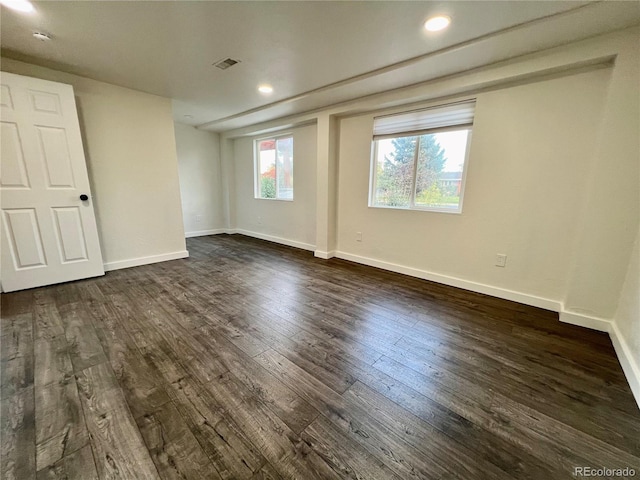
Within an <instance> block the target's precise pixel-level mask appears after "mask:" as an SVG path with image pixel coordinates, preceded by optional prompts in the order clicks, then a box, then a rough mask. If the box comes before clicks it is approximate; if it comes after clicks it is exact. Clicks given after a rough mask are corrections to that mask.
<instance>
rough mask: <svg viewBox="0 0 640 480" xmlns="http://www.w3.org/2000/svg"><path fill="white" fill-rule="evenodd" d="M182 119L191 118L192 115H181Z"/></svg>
mask: <svg viewBox="0 0 640 480" xmlns="http://www.w3.org/2000/svg"><path fill="white" fill-rule="evenodd" d="M183 117H184V118H193V115H189V114H188V113H187V114H186V115H183Z"/></svg>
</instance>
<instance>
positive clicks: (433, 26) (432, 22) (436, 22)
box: [424, 15, 451, 32]
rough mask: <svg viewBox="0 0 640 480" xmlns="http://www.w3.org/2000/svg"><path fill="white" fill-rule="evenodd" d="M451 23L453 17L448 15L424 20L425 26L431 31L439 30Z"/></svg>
mask: <svg viewBox="0 0 640 480" xmlns="http://www.w3.org/2000/svg"><path fill="white" fill-rule="evenodd" d="M450 23H451V19H450V18H449V17H447V16H446V15H438V16H436V17H431V18H430V19H428V20H427V21H426V22H424V28H425V29H427V30H428V31H430V32H438V31H440V30H444V29H445V28H447V27H448V26H449V24H450Z"/></svg>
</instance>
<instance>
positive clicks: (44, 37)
mask: <svg viewBox="0 0 640 480" xmlns="http://www.w3.org/2000/svg"><path fill="white" fill-rule="evenodd" d="M33 36H34V37H35V38H37V39H38V40H42V41H43V42H46V41H47V40H51V35H47V34H46V33H42V32H33Z"/></svg>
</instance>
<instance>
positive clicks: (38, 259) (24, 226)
mask: <svg viewBox="0 0 640 480" xmlns="http://www.w3.org/2000/svg"><path fill="white" fill-rule="evenodd" d="M4 225H5V229H6V230H5V231H6V232H7V237H8V239H9V244H10V245H11V257H12V260H13V265H14V267H15V269H16V270H24V269H25V268H31V267H44V266H46V265H47V262H46V260H45V256H44V247H43V245H42V236H41V235H40V229H39V228H38V221H37V219H36V211H35V209H33V208H23V209H14V210H5V211H4Z"/></svg>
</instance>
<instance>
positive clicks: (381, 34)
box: [0, 1, 640, 131]
mask: <svg viewBox="0 0 640 480" xmlns="http://www.w3.org/2000/svg"><path fill="white" fill-rule="evenodd" d="M33 3H34V5H35V7H36V12H35V13H31V14H20V13H17V12H15V11H12V10H9V9H7V8H5V7H2V12H1V22H2V23H1V25H2V31H1V38H0V43H1V46H2V54H3V56H6V57H9V58H14V59H18V60H24V61H28V62H31V63H36V64H39V65H43V66H48V67H52V68H55V69H58V70H62V71H66V72H70V73H75V74H78V75H82V76H86V77H89V78H93V79H96V80H101V81H104V82H108V83H112V84H115V85H121V86H124V87H128V88H133V89H136V90H141V91H144V92H148V93H152V94H156V95H161V96H164V97H169V98H171V99H173V105H174V118H175V120H176V121H179V122H182V123H187V124H191V125H197V126H201V127H202V128H207V129H211V130H216V131H223V130H227V129H230V128H238V127H243V126H246V125H250V124H253V123H257V122H262V121H266V120H270V119H273V118H277V117H281V116H285V115H291V114H296V113H300V112H305V111H309V110H314V109H318V108H322V107H325V106H327V105H331V104H335V103H338V102H344V101H347V100H351V99H353V98H358V97H362V96H365V95H370V94H373V93H377V92H381V91H385V90H389V89H393V88H399V87H402V86H406V85H410V84H415V83H418V82H423V81H427V80H430V79H433V78H439V77H442V76H445V75H450V74H453V73H457V72H460V71H465V70H468V69H471V68H475V67H479V66H482V65H486V64H490V63H494V62H497V61H500V60H504V59H507V58H511V57H514V56H517V55H522V54H525V53H530V52H534V51H538V50H540V49H544V48H549V47H553V46H556V45H560V44H564V43H567V42H570V41H575V40H579V39H582V38H586V37H589V36H593V35H596V34H599V33H604V32H607V31H612V30H616V29H620V28H624V27H627V26H631V25H636V24H638V23H639V22H640V3H639V2H635V1H634V2H615V1H607V2H576V1H567V2H565V1H529V2H523V1H496V2H486V1H470V2H464V1H456V2H438V1H436V2H430V1H425V2H416V1H410V2H404V1H354V2H349V1H347V2H333V1H297V2H271V1H259V2H244V1H228V2H217V1H128V2H120V1H71V2H66V1H44V2H33ZM434 14H446V15H448V16H450V17H451V19H452V23H451V26H450V27H449V28H448V29H447V30H445V31H442V32H437V33H429V32H426V31H425V30H424V29H423V28H422V24H423V22H424V20H425V19H426V18H427V17H429V16H431V15H434ZM34 31H43V32H46V33H48V34H50V35H51V37H52V40H50V41H46V42H45V41H40V40H37V39H35V38H33V36H32V33H33V32H34ZM227 57H231V58H233V59H237V60H240V63H238V64H237V65H235V66H233V67H231V68H229V69H227V70H220V69H218V68H216V67H214V66H213V63H215V62H216V61H218V60H221V59H224V58H227ZM262 83H268V84H271V85H272V86H273V88H274V92H273V93H272V94H271V95H269V96H265V95H263V94H260V93H259V92H258V91H257V86H258V85H259V84H262ZM185 115H190V116H191V117H186V116H185Z"/></svg>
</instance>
